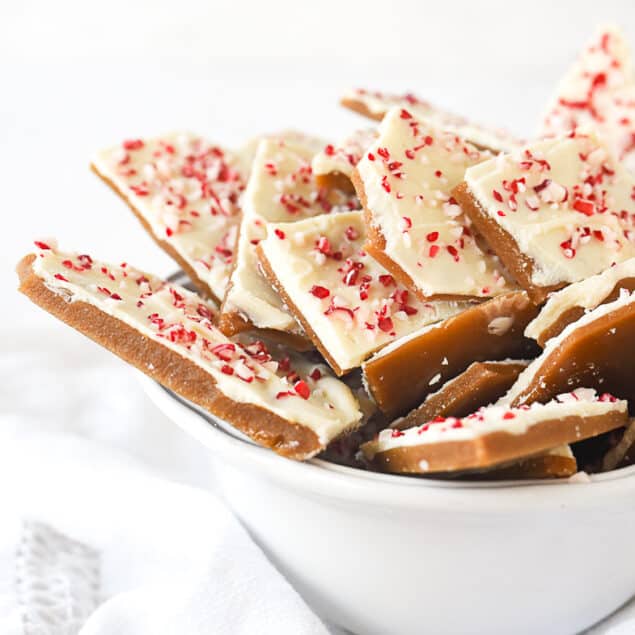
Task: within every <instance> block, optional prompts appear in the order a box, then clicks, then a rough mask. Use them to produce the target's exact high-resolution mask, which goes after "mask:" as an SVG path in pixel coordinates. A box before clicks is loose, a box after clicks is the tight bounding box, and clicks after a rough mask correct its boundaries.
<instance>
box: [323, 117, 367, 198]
mask: <svg viewBox="0 0 635 635" xmlns="http://www.w3.org/2000/svg"><path fill="white" fill-rule="evenodd" d="M376 138H377V129H376V128H362V129H361V130H355V132H353V133H352V134H350V135H349V136H347V137H345V138H344V139H343V140H342V141H340V142H339V143H338V144H332V143H329V144H328V145H326V146H325V147H324V148H323V149H321V152H318V153H317V154H316V155H315V156H314V157H313V161H312V164H311V165H312V167H313V174H315V179H316V182H317V184H318V186H319V187H324V188H326V189H327V190H331V189H338V190H342V191H343V192H347V193H349V194H353V193H354V192H355V187H354V186H353V183H352V182H351V177H352V175H353V170H354V168H355V166H356V165H357V164H358V163H359V161H360V160H361V158H362V156H363V155H364V152H365V151H366V150H367V149H368V147H369V146H370V145H371V143H372V142H373V141H374V140H375V139H376Z"/></svg>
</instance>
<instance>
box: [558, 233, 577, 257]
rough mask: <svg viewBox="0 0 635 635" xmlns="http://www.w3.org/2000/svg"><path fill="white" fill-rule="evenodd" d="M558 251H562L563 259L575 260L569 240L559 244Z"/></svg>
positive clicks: (574, 252)
mask: <svg viewBox="0 0 635 635" xmlns="http://www.w3.org/2000/svg"><path fill="white" fill-rule="evenodd" d="M560 249H562V252H563V254H564V257H565V258H569V259H572V258H575V254H576V250H575V249H574V248H573V246H572V243H571V239H570V238H569V239H568V240H565V241H563V242H561V243H560Z"/></svg>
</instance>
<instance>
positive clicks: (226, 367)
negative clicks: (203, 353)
mask: <svg viewBox="0 0 635 635" xmlns="http://www.w3.org/2000/svg"><path fill="white" fill-rule="evenodd" d="M220 372H221V373H223V374H224V375H233V374H234V369H233V368H232V367H231V366H230V365H229V364H223V365H222V366H221V369H220Z"/></svg>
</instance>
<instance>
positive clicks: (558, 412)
mask: <svg viewBox="0 0 635 635" xmlns="http://www.w3.org/2000/svg"><path fill="white" fill-rule="evenodd" d="M626 409H627V403H626V401H623V400H618V399H616V398H615V397H611V396H610V395H602V396H600V397H598V396H597V394H596V392H595V391H594V390H591V389H589V388H578V389H577V390H574V391H573V392H571V393H566V394H563V395H558V396H557V397H556V398H555V399H553V400H552V401H550V402H549V403H546V404H540V403H534V404H532V405H531V406H526V407H521V408H508V407H506V406H501V405H494V406H488V407H486V408H481V409H480V410H477V411H476V412H475V413H474V414H471V415H468V416H467V417H463V418H462V419H457V418H456V417H448V418H441V417H440V418H439V419H438V420H434V421H428V422H425V423H423V424H422V425H420V426H417V427H414V428H408V429H407V430H403V431H402V430H393V429H386V430H382V431H381V432H380V433H379V435H378V437H377V439H376V440H375V441H371V442H370V443H367V444H365V445H364V446H362V449H363V451H364V454H365V456H366V458H367V459H369V460H372V459H373V457H374V456H375V455H376V454H378V453H379V452H386V451H387V450H392V449H395V448H403V447H413V446H421V445H428V444H434V443H443V442H453V441H457V442H459V441H470V440H473V439H477V438H479V437H484V436H486V435H489V434H493V433H495V432H507V433H509V434H513V435H523V434H526V433H527V431H528V430H529V429H530V428H532V427H533V426H535V425H537V424H539V423H542V422H544V421H557V420H558V419H563V418H565V417H597V416H602V415H606V414H609V413H611V412H626ZM558 451H560V452H563V456H567V455H568V453H566V451H564V450H562V449H560V450H558Z"/></svg>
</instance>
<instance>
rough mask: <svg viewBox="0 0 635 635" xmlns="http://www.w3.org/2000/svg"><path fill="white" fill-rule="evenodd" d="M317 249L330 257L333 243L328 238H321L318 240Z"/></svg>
mask: <svg viewBox="0 0 635 635" xmlns="http://www.w3.org/2000/svg"><path fill="white" fill-rule="evenodd" d="M315 248H316V249H317V250H318V251H319V252H320V253H321V254H324V255H325V256H329V255H330V254H331V243H330V241H329V239H328V238H327V237H326V236H320V237H319V238H318V239H317V241H316V243H315Z"/></svg>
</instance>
